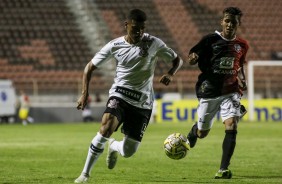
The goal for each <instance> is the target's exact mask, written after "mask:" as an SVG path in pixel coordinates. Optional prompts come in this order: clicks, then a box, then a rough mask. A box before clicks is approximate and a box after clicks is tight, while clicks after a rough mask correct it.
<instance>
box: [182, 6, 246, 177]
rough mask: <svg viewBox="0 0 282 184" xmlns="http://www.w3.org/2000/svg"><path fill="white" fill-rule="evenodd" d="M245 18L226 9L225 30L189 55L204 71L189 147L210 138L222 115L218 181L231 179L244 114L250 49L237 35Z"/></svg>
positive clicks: (200, 44) (203, 41) (223, 21)
mask: <svg viewBox="0 0 282 184" xmlns="http://www.w3.org/2000/svg"><path fill="white" fill-rule="evenodd" d="M242 15H243V14H242V11H241V10H240V9H239V8H237V7H228V8H226V9H224V11H223V17H222V19H221V26H222V31H220V32H219V31H215V33H212V34H208V35H206V36H204V37H203V38H202V39H201V40H200V42H199V43H197V44H196V45H195V46H194V47H193V48H192V49H191V50H190V52H189V56H188V62H189V63H190V64H191V65H194V64H197V63H198V67H199V69H200V71H201V74H200V75H199V77H198V82H197V83H196V94H197V97H198V99H199V106H198V109H197V113H198V121H197V122H196V123H195V124H194V125H193V126H192V129H191V131H190V132H189V134H188V136H187V138H188V140H189V142H190V146H191V147H194V146H195V144H196V141H197V139H198V138H204V137H206V136H207V135H208V133H209V131H210V129H211V127H212V124H213V121H214V117H215V115H216V114H217V112H220V114H221V118H222V121H223V123H224V125H225V137H224V140H223V144H222V151H223V153H222V158H221V164H220V168H219V171H218V172H217V173H216V175H215V178H216V179H230V178H231V177H232V173H231V171H230V170H229V169H228V166H229V164H230V160H231V157H232V155H233V152H234V149H235V145H236V135H237V124H238V122H239V119H240V116H241V115H242V113H241V112H240V109H243V106H241V105H240V100H241V96H242V90H246V89H247V85H246V80H245V74H244V64H245V63H246V60H245V59H246V54H247V51H248V47H249V46H248V43H247V42H246V41H245V40H244V39H242V38H240V37H238V36H237V35H236V32H237V29H238V28H239V26H240V24H241V16H242ZM240 84H241V85H240ZM241 107H242V108H241Z"/></svg>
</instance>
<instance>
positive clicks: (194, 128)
mask: <svg viewBox="0 0 282 184" xmlns="http://www.w3.org/2000/svg"><path fill="white" fill-rule="evenodd" d="M196 134H197V123H195V124H194V125H193V126H192V129H191V131H190V132H189V133H188V135H187V139H188V141H189V142H190V148H193V147H194V146H195V144H196V142H197V139H198V136H197V135H196Z"/></svg>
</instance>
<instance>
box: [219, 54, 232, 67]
mask: <svg viewBox="0 0 282 184" xmlns="http://www.w3.org/2000/svg"><path fill="white" fill-rule="evenodd" d="M233 66H234V57H222V58H220V63H219V68H221V69H233Z"/></svg>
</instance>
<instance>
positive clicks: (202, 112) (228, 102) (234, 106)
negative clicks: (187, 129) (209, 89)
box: [197, 93, 241, 130]
mask: <svg viewBox="0 0 282 184" xmlns="http://www.w3.org/2000/svg"><path fill="white" fill-rule="evenodd" d="M240 100H241V95H240V94H239V93H231V94H228V95H223V96H220V97H216V98H200V99H199V106H198V109H197V113H198V129H199V130H209V129H211V127H212V125H213V121H214V117H215V116H216V114H217V112H220V115H221V119H222V122H224V121H225V120H226V119H228V118H231V117H236V116H240Z"/></svg>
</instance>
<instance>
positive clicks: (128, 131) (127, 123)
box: [104, 97, 152, 142]
mask: <svg viewBox="0 0 282 184" xmlns="http://www.w3.org/2000/svg"><path fill="white" fill-rule="evenodd" d="M104 113H111V114H112V115H114V116H116V117H117V119H118V121H119V125H118V127H117V129H116V130H115V131H117V130H118V128H119V126H120V125H121V124H122V127H121V132H122V133H124V134H125V135H127V136H129V137H130V138H133V139H135V140H137V141H140V142H141V140H142V138H143V134H144V132H145V130H146V128H147V126H148V123H149V120H150V117H151V114H152V110H150V109H141V108H138V107H135V106H133V105H130V104H129V103H127V102H125V101H124V100H122V99H120V98H118V97H110V98H109V100H108V102H107V106H106V110H105V112H104Z"/></svg>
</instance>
